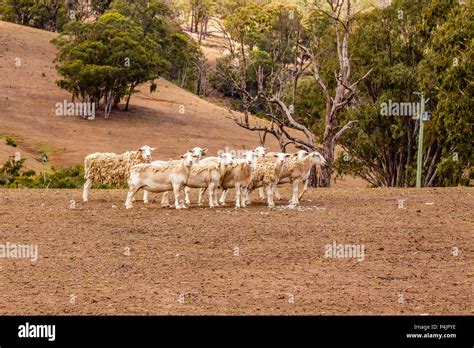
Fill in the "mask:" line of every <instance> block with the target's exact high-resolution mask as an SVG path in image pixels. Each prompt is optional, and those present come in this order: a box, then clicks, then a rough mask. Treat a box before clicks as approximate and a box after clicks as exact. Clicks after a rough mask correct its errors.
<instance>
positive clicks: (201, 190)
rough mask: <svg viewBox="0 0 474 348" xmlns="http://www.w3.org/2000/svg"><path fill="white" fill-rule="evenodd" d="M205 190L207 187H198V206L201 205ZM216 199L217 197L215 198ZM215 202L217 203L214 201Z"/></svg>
mask: <svg viewBox="0 0 474 348" xmlns="http://www.w3.org/2000/svg"><path fill="white" fill-rule="evenodd" d="M206 190H207V187H204V188H200V189H199V197H198V206H201V205H202V201H203V195H204V192H206ZM216 201H217V199H216ZM216 204H217V203H216Z"/></svg>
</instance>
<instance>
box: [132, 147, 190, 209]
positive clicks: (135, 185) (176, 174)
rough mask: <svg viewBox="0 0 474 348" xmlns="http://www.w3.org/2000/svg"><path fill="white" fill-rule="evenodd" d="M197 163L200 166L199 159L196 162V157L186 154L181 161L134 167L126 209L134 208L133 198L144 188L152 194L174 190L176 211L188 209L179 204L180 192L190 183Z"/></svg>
mask: <svg viewBox="0 0 474 348" xmlns="http://www.w3.org/2000/svg"><path fill="white" fill-rule="evenodd" d="M196 162H197V163H196ZM195 163H196V164H199V159H198V160H197V161H196V155H193V154H192V153H190V152H186V153H185V154H184V155H182V156H181V160H179V161H169V162H166V163H165V164H153V163H144V164H137V165H135V166H133V167H132V169H131V170H130V176H129V178H128V187H129V189H128V194H127V199H126V201H125V208H126V209H130V208H132V207H133V204H132V202H133V196H135V194H136V193H137V192H138V190H140V189H142V188H143V189H144V190H147V191H151V192H167V191H171V190H173V193H174V199H175V207H176V209H181V208H186V207H185V206H184V205H181V204H180V203H179V191H180V190H181V188H182V187H183V186H184V185H185V184H186V182H187V181H188V178H189V174H190V173H191V167H192V166H193V164H195Z"/></svg>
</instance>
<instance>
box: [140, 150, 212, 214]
mask: <svg viewBox="0 0 474 348" xmlns="http://www.w3.org/2000/svg"><path fill="white" fill-rule="evenodd" d="M187 152H189V153H190V154H191V155H192V156H193V158H194V163H195V164H196V163H197V162H199V160H200V159H201V157H202V156H205V155H206V152H207V148H201V147H193V148H192V149H190V150H188V151H187ZM172 161H173V160H171V159H169V160H168V161H162V160H156V161H153V162H151V163H153V164H157V165H163V164H167V163H170V162H172ZM178 162H179V161H178ZM148 195H149V192H148V191H147V190H144V192H143V203H145V204H147V203H148ZM161 206H162V207H170V204H169V199H168V192H165V193H164V194H163V197H162V199H161Z"/></svg>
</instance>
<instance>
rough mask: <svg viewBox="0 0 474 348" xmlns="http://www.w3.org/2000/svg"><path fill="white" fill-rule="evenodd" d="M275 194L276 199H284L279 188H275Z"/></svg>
mask: <svg viewBox="0 0 474 348" xmlns="http://www.w3.org/2000/svg"><path fill="white" fill-rule="evenodd" d="M273 194H274V195H275V198H276V199H277V200H279V201H281V200H282V199H283V197H282V196H281V195H280V192H278V187H277V186H276V185H275V188H274V190H273Z"/></svg>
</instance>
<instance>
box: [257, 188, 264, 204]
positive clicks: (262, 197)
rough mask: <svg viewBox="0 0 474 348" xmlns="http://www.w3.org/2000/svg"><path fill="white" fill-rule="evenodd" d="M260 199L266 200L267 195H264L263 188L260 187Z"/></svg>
mask: <svg viewBox="0 0 474 348" xmlns="http://www.w3.org/2000/svg"><path fill="white" fill-rule="evenodd" d="M258 199H259V200H261V201H264V200H265V193H264V190H263V187H260V188H259V189H258Z"/></svg>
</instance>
